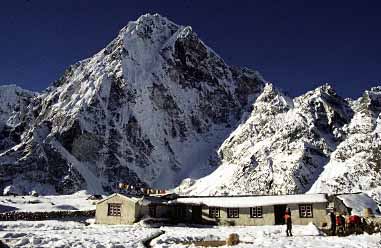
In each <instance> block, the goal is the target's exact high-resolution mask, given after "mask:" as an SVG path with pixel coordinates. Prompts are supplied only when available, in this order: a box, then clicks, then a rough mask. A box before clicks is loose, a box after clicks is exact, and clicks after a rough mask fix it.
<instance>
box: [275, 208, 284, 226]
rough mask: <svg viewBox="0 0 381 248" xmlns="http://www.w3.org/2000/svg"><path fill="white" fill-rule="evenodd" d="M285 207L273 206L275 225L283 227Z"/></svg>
mask: <svg viewBox="0 0 381 248" xmlns="http://www.w3.org/2000/svg"><path fill="white" fill-rule="evenodd" d="M286 208H287V205H274V216H275V225H284V224H285V221H284V218H283V216H284V213H285V212H286Z"/></svg>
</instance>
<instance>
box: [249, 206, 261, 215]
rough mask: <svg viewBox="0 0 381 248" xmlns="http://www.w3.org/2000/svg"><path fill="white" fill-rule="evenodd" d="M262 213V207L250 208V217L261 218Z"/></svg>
mask: <svg viewBox="0 0 381 248" xmlns="http://www.w3.org/2000/svg"><path fill="white" fill-rule="evenodd" d="M262 213H263V211H262V207H253V208H250V217H251V218H263V215H262Z"/></svg>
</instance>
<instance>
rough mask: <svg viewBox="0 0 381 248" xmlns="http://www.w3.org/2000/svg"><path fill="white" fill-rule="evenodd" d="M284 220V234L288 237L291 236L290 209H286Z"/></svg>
mask: <svg viewBox="0 0 381 248" xmlns="http://www.w3.org/2000/svg"><path fill="white" fill-rule="evenodd" d="M284 220H285V222H286V225H287V229H286V234H287V237H288V236H292V233H291V230H292V220H291V211H290V209H287V210H286V212H285V213H284Z"/></svg>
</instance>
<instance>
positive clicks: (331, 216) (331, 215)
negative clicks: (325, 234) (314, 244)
mask: <svg viewBox="0 0 381 248" xmlns="http://www.w3.org/2000/svg"><path fill="white" fill-rule="evenodd" d="M335 212H336V209H335V208H334V209H332V211H331V212H330V213H329V219H330V221H331V229H330V231H331V235H332V236H335V235H336V214H335Z"/></svg>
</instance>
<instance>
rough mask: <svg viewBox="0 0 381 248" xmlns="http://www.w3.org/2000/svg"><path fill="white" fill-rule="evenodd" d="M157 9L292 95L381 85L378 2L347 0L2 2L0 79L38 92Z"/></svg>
mask: <svg viewBox="0 0 381 248" xmlns="http://www.w3.org/2000/svg"><path fill="white" fill-rule="evenodd" d="M156 12H157V13H160V14H161V15H164V16H166V17H168V18H169V19H171V20H172V21H174V22H176V23H178V24H182V25H190V26H192V27H193V29H194V30H195V31H196V32H197V33H198V34H199V36H200V37H201V38H202V39H203V40H204V41H205V42H206V43H207V44H208V45H209V46H210V47H212V48H213V49H214V50H215V51H217V52H218V53H219V54H220V55H221V56H222V57H223V58H224V59H225V61H226V62H228V63H229V64H233V65H238V66H245V67H249V68H253V69H256V70H259V71H260V72H261V73H262V74H263V76H264V77H265V78H266V79H267V80H270V81H272V82H273V83H275V84H276V85H277V86H278V87H280V88H282V89H283V90H285V91H288V92H289V93H290V94H291V95H297V94H301V93H303V92H305V91H307V90H310V89H313V88H314V87H316V86H318V85H320V84H322V83H325V82H329V83H331V84H332V85H333V86H334V87H335V88H336V89H337V91H338V92H339V94H341V95H342V96H345V97H357V96H359V95H360V94H361V93H362V91H363V90H365V89H367V88H369V87H371V86H375V85H381V17H380V16H381V2H380V1H349V0H348V1H296V0H295V1H263V0H262V1H254V0H252V1H240V0H234V1H222V0H219V1H214V0H213V1H207V0H203V1H197V0H189V1H185V0H177V1H175V0H173V1H165V0H160V1H158V0H152V1H144V0H139V1H134V0H124V1H122V0H119V1H118V0H99V1H98V0H62V1H58V0H57V1H56V0H55V1H52V0H45V1H44V0H23V1H22V0H4V1H1V3H0V34H1V35H0V58H1V59H0V84H8V83H15V84H18V85H20V86H22V87H24V88H27V89H32V90H42V89H44V88H46V87H47V86H48V85H50V84H51V82H52V81H54V80H55V79H57V78H59V77H60V76H61V74H62V73H63V71H64V70H65V68H66V67H68V66H69V65H70V64H73V63H75V62H77V61H78V60H81V59H84V58H87V57H89V56H92V55H93V54H95V53H96V52H97V51H99V50H100V49H102V48H103V47H105V46H106V44H107V43H108V42H110V41H111V40H112V39H113V38H114V37H115V36H116V35H117V33H118V31H119V29H121V28H122V27H123V26H125V25H126V24H127V22H128V21H129V20H136V19H137V18H138V17H139V16H140V15H142V14H144V13H156Z"/></svg>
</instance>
